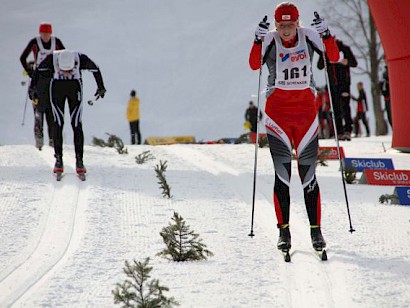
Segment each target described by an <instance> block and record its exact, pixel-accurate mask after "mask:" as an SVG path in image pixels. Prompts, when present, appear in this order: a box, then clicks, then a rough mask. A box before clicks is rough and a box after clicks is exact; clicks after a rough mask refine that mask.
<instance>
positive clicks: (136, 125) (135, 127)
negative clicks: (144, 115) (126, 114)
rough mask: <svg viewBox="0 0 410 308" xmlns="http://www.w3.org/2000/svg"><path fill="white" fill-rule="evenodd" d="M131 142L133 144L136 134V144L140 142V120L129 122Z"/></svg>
mask: <svg viewBox="0 0 410 308" xmlns="http://www.w3.org/2000/svg"><path fill="white" fill-rule="evenodd" d="M130 131H131V144H135V135H136V136H137V142H138V144H141V132H140V121H139V120H137V121H132V122H130Z"/></svg>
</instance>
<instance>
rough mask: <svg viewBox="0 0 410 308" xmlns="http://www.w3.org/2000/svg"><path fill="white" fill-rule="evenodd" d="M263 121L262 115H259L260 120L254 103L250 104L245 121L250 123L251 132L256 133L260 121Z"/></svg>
mask: <svg viewBox="0 0 410 308" xmlns="http://www.w3.org/2000/svg"><path fill="white" fill-rule="evenodd" d="M261 119H262V113H261V112H260V113H259V119H258V108H257V107H256V106H255V105H254V103H253V102H252V101H250V102H249V107H248V109H246V112H245V121H248V122H249V123H250V130H251V132H252V133H256V131H257V129H258V120H261Z"/></svg>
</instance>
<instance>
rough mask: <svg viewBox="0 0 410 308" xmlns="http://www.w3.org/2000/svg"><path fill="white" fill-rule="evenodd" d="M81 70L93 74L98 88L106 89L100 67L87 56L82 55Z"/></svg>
mask: <svg viewBox="0 0 410 308" xmlns="http://www.w3.org/2000/svg"><path fill="white" fill-rule="evenodd" d="M80 70H88V71H90V72H92V73H93V75H94V78H95V82H96V83H97V87H98V88H105V87H104V81H103V78H102V75H101V71H100V69H99V67H98V66H97V65H96V64H95V63H94V61H92V60H91V59H90V58H89V57H88V56H87V55H84V54H80Z"/></svg>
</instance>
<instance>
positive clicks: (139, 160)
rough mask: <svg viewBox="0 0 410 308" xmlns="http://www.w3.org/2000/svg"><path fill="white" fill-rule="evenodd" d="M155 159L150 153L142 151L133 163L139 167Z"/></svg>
mask: <svg viewBox="0 0 410 308" xmlns="http://www.w3.org/2000/svg"><path fill="white" fill-rule="evenodd" d="M152 159H155V157H154V155H152V154H151V152H150V151H144V152H142V153H140V154H138V155H137V156H135V161H136V163H137V164H139V165H141V164H143V163H145V162H147V161H149V160H152Z"/></svg>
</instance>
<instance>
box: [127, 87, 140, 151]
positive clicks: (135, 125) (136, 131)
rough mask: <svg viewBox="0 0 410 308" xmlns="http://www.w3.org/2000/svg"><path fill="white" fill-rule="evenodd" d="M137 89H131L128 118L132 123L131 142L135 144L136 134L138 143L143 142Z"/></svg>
mask: <svg viewBox="0 0 410 308" xmlns="http://www.w3.org/2000/svg"><path fill="white" fill-rule="evenodd" d="M136 94H137V93H136V92H135V90H131V93H130V99H129V100H128V105H127V119H128V122H129V123H130V130H131V144H135V135H137V143H138V144H141V132H140V99H139V98H138V97H137V96H136Z"/></svg>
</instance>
